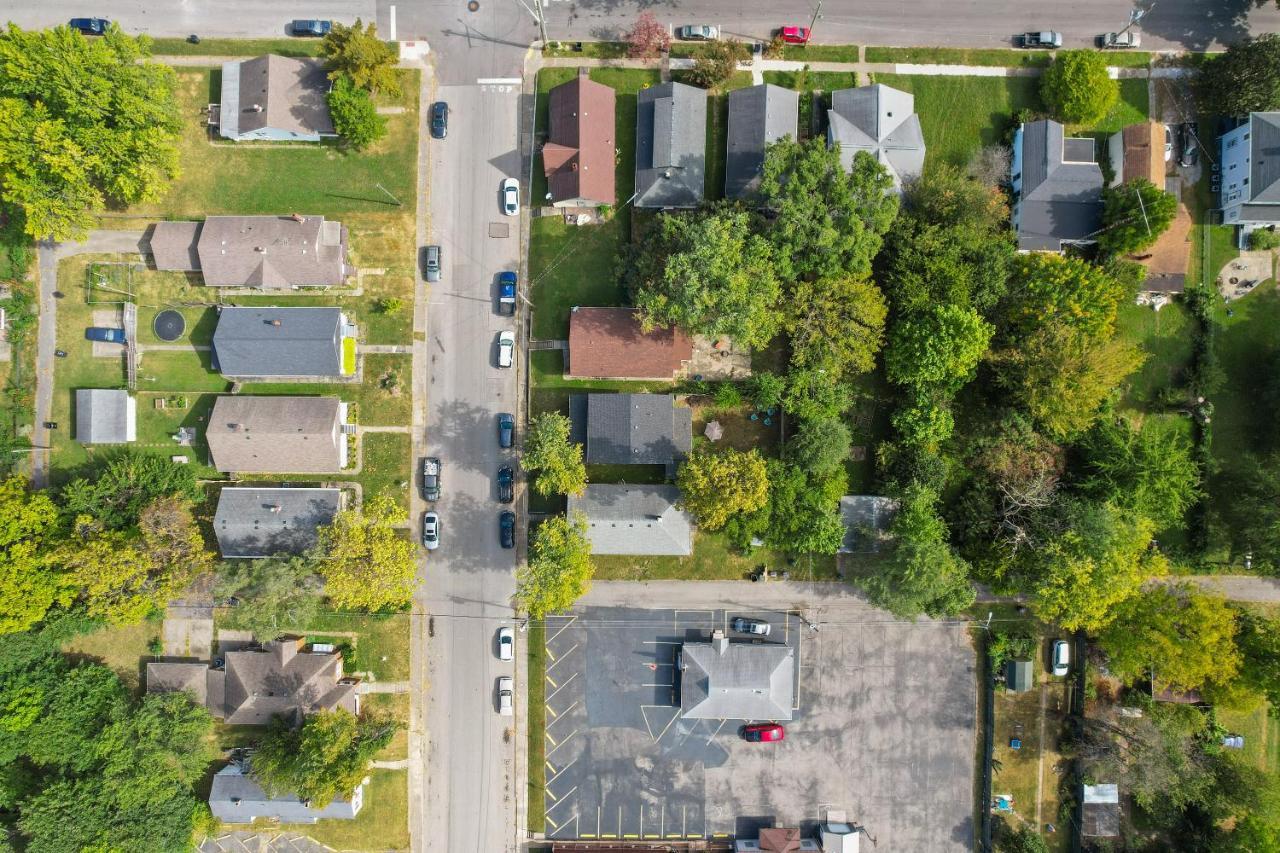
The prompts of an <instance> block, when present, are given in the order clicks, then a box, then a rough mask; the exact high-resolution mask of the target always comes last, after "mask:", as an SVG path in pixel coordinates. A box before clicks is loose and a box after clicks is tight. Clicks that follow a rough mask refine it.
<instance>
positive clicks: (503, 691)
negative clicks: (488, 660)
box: [498, 675, 515, 717]
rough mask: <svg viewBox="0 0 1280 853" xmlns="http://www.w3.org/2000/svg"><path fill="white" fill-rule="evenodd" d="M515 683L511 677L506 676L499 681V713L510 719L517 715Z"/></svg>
mask: <svg viewBox="0 0 1280 853" xmlns="http://www.w3.org/2000/svg"><path fill="white" fill-rule="evenodd" d="M514 684H515V682H514V681H513V680H512V678H511V676H509V675H504V676H502V677H501V678H499V679H498V713H499V714H501V715H502V716H504V717H510V716H511V715H512V714H514V713H515V705H514V702H515V690H514V687H513V685H514Z"/></svg>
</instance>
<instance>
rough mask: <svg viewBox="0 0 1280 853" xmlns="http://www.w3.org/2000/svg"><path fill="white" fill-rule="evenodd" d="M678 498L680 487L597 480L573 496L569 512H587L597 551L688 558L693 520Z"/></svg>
mask: <svg viewBox="0 0 1280 853" xmlns="http://www.w3.org/2000/svg"><path fill="white" fill-rule="evenodd" d="M679 500H680V490H679V489H677V488H676V487H675V486H627V485H604V484H593V485H590V486H587V490H586V492H584V493H583V495H582V497H574V496H573V495H570V496H569V514H570V515H573V514H574V513H575V512H581V513H583V514H584V515H585V516H586V518H587V538H588V539H590V540H591V552H592V553H593V554H637V555H639V554H651V555H672V556H680V557H683V556H688V555H689V554H691V553H693V520H692V519H691V518H690V517H689V515H688V513H686V512H685V511H684V510H682V509H680V508H679V507H677V506H676V504H677V503H678V502H679Z"/></svg>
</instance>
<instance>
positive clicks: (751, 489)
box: [676, 449, 769, 530]
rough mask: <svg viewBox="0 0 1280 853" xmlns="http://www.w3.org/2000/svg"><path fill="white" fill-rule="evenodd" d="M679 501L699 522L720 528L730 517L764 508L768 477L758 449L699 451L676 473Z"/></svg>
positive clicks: (707, 527)
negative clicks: (744, 450)
mask: <svg viewBox="0 0 1280 853" xmlns="http://www.w3.org/2000/svg"><path fill="white" fill-rule="evenodd" d="M676 485H677V486H678V487H679V488H680V501H681V503H682V504H683V505H684V507H685V509H687V510H688V511H689V512H690V513H691V514H692V515H693V516H694V518H696V519H697V521H698V525H699V526H700V527H702V528H704V529H706V530H719V529H720V528H721V527H724V525H725V522H727V521H728V520H729V518H730V516H733V515H735V514H737V513H752V512H755V511H757V510H760V509H763V508H764V506H765V503H766V501H768V499H769V477H768V473H767V470H766V467H765V461H764V458H763V457H761V455H760V452H759V451H758V450H754V449H752V450H749V451H746V452H743V451H741V450H733V449H725V450H720V451H716V452H712V451H707V450H697V451H695V452H694V453H693V455H691V456H690V457H689V458H688V460H686V461H685V463H684V464H683V465H681V466H680V470H679V472H678V473H677V474H676Z"/></svg>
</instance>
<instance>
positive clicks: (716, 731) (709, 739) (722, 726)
mask: <svg viewBox="0 0 1280 853" xmlns="http://www.w3.org/2000/svg"><path fill="white" fill-rule="evenodd" d="M727 722H728V720H721V721H720V725H718V726H716V730H715V731H714V732H712V733H711V737H709V738H707V746H711V741H713V740H715V739H716V735H718V734H720V730H721V729H723V728H724V724H725V723H727Z"/></svg>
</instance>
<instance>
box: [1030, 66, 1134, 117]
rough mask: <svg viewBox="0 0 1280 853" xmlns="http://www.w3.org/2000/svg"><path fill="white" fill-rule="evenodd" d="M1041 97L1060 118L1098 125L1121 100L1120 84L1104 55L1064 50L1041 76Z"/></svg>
mask: <svg viewBox="0 0 1280 853" xmlns="http://www.w3.org/2000/svg"><path fill="white" fill-rule="evenodd" d="M1040 97H1041V98H1043V99H1044V102H1045V105H1046V106H1047V107H1048V108H1049V112H1050V113H1052V114H1053V117H1054V118H1056V119H1058V120H1059V121H1064V122H1069V123H1071V124H1096V123H1098V122H1100V121H1101V120H1102V119H1103V118H1104V117H1105V116H1106V115H1107V113H1109V112H1111V108H1112V107H1114V106H1115V104H1116V101H1118V100H1119V99H1120V83H1119V82H1118V81H1116V80H1112V79H1111V76H1110V75H1109V74H1108V73H1107V58H1106V55H1105V54H1103V53H1100V52H1098V51H1096V50H1062V51H1058V52H1057V53H1056V55H1055V56H1054V57H1053V62H1051V63H1049V67H1048V68H1047V69H1045V72H1044V74H1043V75H1041V77H1040Z"/></svg>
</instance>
